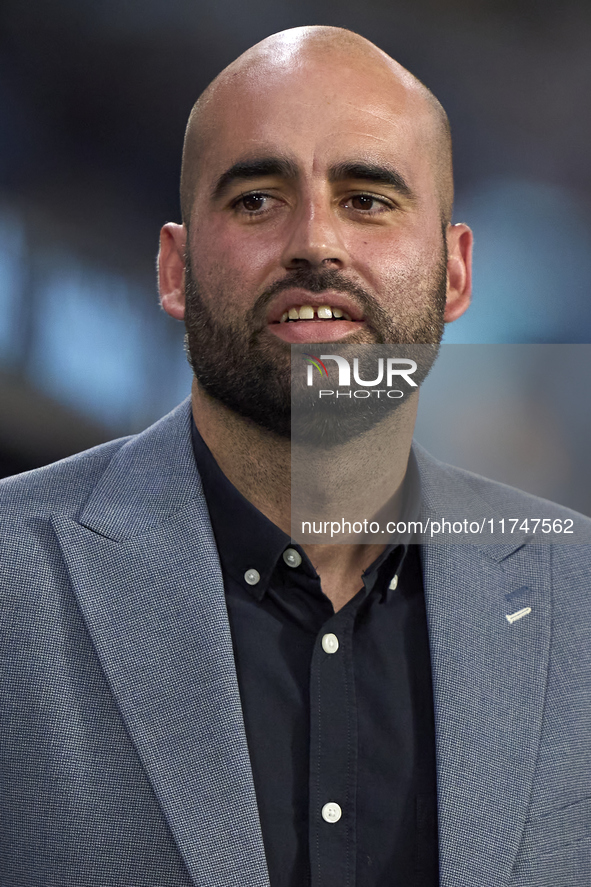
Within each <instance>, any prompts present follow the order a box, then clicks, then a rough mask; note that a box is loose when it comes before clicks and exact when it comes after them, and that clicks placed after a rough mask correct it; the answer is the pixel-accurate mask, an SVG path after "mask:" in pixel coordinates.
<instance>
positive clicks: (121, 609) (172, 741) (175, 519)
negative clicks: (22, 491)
mask: <svg viewBox="0 0 591 887" xmlns="http://www.w3.org/2000/svg"><path fill="white" fill-rule="evenodd" d="M156 471H159V472H161V473H160V474H158V475H156V474H155V472H156ZM54 527H55V531H56V533H57V536H58V539H59V541H60V545H61V548H62V552H63V555H64V559H65V562H66V565H67V567H68V570H69V574H70V577H71V581H72V586H73V588H74V592H75V594H76V596H77V599H78V603H79V606H80V608H81V610H82V613H83V615H84V619H85V621H86V625H87V627H88V630H89V632H90V634H91V636H92V639H93V642H94V645H95V648H96V651H97V654H98V656H99V658H100V660H101V664H102V667H103V669H104V672H105V675H106V677H107V680H108V682H109V684H110V687H111V689H112V692H113V694H114V697H115V699H116V701H117V704H118V707H119V709H120V712H121V715H122V717H123V719H124V721H125V724H126V726H127V729H128V731H129V735H130V737H131V739H132V741H133V742H134V744H135V746H136V749H137V752H138V754H139V756H140V759H141V760H142V763H143V765H144V767H145V769H146V772H147V774H148V777H149V779H150V781H151V783H152V786H153V788H154V791H155V793H156V795H157V797H158V799H159V802H160V804H161V807H162V810H163V811H164V814H165V816H166V818H167V821H168V823H169V826H170V828H171V830H172V833H173V835H174V837H175V840H176V842H177V845H178V847H179V850H180V852H181V854H182V856H183V858H184V861H185V864H186V866H187V869H188V871H189V873H190V875H191V877H192V878H193V880H194V883H195V884H196V885H205V884H207V885H208V887H230V885H232V887H243V885H244V884H249V885H257V887H268V883H269V882H268V876H267V871H266V864H265V854H264V848H263V843H262V837H261V832H260V825H259V820H258V812H257V806H256V798H255V793H254V786H253V781H252V774H251V769H250V761H249V756H248V748H247V743H246V736H245V732H244V724H243V718H242V710H241V705H240V697H239V692H238V684H237V679H236V673H235V668H234V658H233V653H232V641H231V636H230V629H229V624H228V617H227V613H226V608H225V598H224V589H223V583H222V577H221V572H220V567H219V561H218V558H217V551H216V548H215V543H214V539H213V536H212V531H211V526H210V523H209V517H208V514H207V509H206V506H205V501H204V497H203V494H202V490H201V486H200V482H199V478H198V475H197V472H196V470H195V465H194V460H193V456H192V452H191V444H190V435H189V406H188V404H187V403H186V404H184V405H183V406H182V407H181V408H179V410H177V411H175V413H174V414H172V415H171V417H167V419H166V420H163V421H162V422H161V423H159V424H158V425H157V426H154V427H153V428H152V429H149V430H148V432H145V433H144V434H143V435H140V436H139V437H138V438H135V439H132V440H131V441H130V442H129V443H128V444H126V445H125V446H124V447H122V449H121V450H120V451H119V453H118V454H117V456H116V457H115V458H114V460H113V461H112V463H111V464H110V466H109V468H108V470H107V472H106V474H105V475H104V476H103V479H102V481H101V483H100V485H99V486H98V487H97V489H96V490H95V491H94V494H93V496H92V498H91V500H90V501H89V503H88V505H87V507H86V508H85V510H84V514H83V515H82V516H81V518H80V520H79V521H73V520H70V519H69V518H64V517H58V518H56V519H55V521H54Z"/></svg>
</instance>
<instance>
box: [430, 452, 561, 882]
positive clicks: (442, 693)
mask: <svg viewBox="0 0 591 887" xmlns="http://www.w3.org/2000/svg"><path fill="white" fill-rule="evenodd" d="M420 464H421V476H422V478H424V477H425V476H426V475H430V473H431V471H432V469H431V468H430V467H429V466H428V465H427V463H425V462H424V460H423V459H422V458H421V460H420ZM424 472H426V474H425V473H424ZM434 476H436V475H434ZM432 480H433V477H432V476H431V477H428V480H427V483H426V488H427V499H429V498H430V490H429V487H430V484H431V481H432ZM458 487H459V489H460V491H461V487H462V481H461V478H458V477H456V478H455V485H454V488H455V490H454V493H452V491H451V488H449V489H447V490H444V491H442V490H441V489H440V490H439V493H440V494H441V493H443V495H444V497H445V498H446V500H447V501H448V503H449V504H450V505H452V502H451V501H450V497H451V496H452V495H453V496H455V501H456V504H457V502H458V501H461V498H459V493H458ZM431 492H432V489H431ZM465 492H466V495H468V492H470V494H471V495H473V491H465ZM431 500H432V501H431V505H432V506H433V499H432V497H431ZM438 513H439V515H441V513H442V510H441V509H439V512H438ZM435 515H437V511H435ZM423 573H424V586H425V596H426V606H427V618H428V623H429V637H430V644H431V659H432V670H433V695H434V706H435V729H436V747H437V779H438V805H439V814H438V815H439V846H440V877H441V885H442V887H502V885H506V884H508V882H509V878H510V873H511V869H512V867H513V864H514V862H515V858H516V855H517V850H518V847H519V844H520V840H521V836H522V833H523V828H524V823H525V819H526V815H527V809H528V804H529V798H530V793H531V788H532V782H533V777H534V772H535V763H536V757H537V751H538V744H539V740H540V735H541V729H542V717H543V704H544V692H545V686H546V677H547V669H548V658H549V649H550V629H551V594H550V582H549V575H550V548H549V546H547V545H546V546H545V545H535V546H532V545H531V544H526V545H520V544H515V543H511V541H509V542H506V543H503V544H500V545H496V546H493V545H486V546H482V547H479V546H476V545H468V544H456V545H453V544H436V543H435V544H427V545H426V546H425V547H424V548H423ZM525 608H531V612H529V613H526V614H525V615H523V616H522V617H521V618H518V619H516V620H515V621H512V622H511V621H509V620H508V619H507V615H513V614H515V613H518V612H519V611H520V610H523V609H525Z"/></svg>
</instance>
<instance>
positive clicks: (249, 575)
mask: <svg viewBox="0 0 591 887" xmlns="http://www.w3.org/2000/svg"><path fill="white" fill-rule="evenodd" d="M260 578H261V574H260V573H259V571H258V570H247V571H246V573H245V574H244V581H245V582H247V583H248V585H256V584H257V582H259V580H260Z"/></svg>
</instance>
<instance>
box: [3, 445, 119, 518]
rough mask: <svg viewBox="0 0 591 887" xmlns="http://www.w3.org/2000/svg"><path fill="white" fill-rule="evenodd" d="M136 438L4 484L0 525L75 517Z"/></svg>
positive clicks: (95, 449)
mask: <svg viewBox="0 0 591 887" xmlns="http://www.w3.org/2000/svg"><path fill="white" fill-rule="evenodd" d="M132 437H133V435H130V436H128V437H122V438H118V439H117V440H111V441H108V442H107V443H104V444H100V445H99V446H96V447H93V448H92V449H90V450H85V451H84V452H82V453H76V454H75V455H74V456H69V457H68V458H67V459H61V460H60V461H59V462H53V463H52V464H51V465H45V466H44V467H42V468H36V469H34V470H33V471H27V472H25V473H24V474H17V475H14V476H13V477H7V478H4V479H3V480H0V522H4V521H6V520H8V521H12V520H13V519H14V518H20V519H21V520H22V518H23V517H29V518H35V517H36V518H47V517H49V515H51V514H53V513H55V512H56V511H59V512H61V513H63V514H68V515H74V514H76V512H77V511H78V510H79V508H80V507H81V506H82V505H83V504H84V503H85V502H86V500H87V499H88V497H89V495H90V493H91V492H92V490H93V489H94V487H95V486H96V484H97V482H98V480H99V479H100V477H101V476H102V475H103V474H104V472H105V470H106V468H107V466H108V465H109V463H110V462H111V460H112V458H113V456H114V455H115V454H116V453H118V452H119V450H120V449H121V447H123V446H124V445H125V444H126V443H127V442H128V441H129V440H131V439H132Z"/></svg>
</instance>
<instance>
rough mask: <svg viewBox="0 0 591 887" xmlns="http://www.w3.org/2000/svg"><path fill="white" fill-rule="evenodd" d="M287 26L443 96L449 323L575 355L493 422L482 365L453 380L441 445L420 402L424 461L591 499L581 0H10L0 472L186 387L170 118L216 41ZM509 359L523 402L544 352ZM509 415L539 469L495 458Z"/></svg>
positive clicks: (178, 131) (588, 173) (4, 64)
mask: <svg viewBox="0 0 591 887" xmlns="http://www.w3.org/2000/svg"><path fill="white" fill-rule="evenodd" d="M301 24H332V25H339V26H342V27H347V28H351V29H352V30H355V31H358V32H359V33H361V34H363V35H364V36H366V37H368V38H369V39H370V40H373V41H374V42H376V43H377V44H378V45H379V46H381V47H382V48H383V49H384V50H386V51H387V52H389V53H390V54H391V55H393V56H394V57H395V58H397V59H398V60H399V61H400V62H401V63H402V64H403V65H405V66H406V67H408V68H409V69H410V70H411V71H413V73H415V74H416V75H417V76H418V77H419V78H420V79H421V80H423V81H424V82H425V83H426V84H427V85H428V86H429V87H430V88H431V89H432V90H433V91H434V92H435V94H436V95H437V96H438V98H439V99H440V100H441V101H442V103H443V105H444V106H445V107H446V109H447V111H448V113H449V116H450V119H451V123H452V130H453V135H454V144H455V174H456V184H457V198H456V212H455V220H456V221H466V222H468V223H469V224H470V225H471V226H472V228H473V229H474V232H475V237H476V255H475V274H474V304H473V307H472V308H471V310H470V312H469V313H468V315H466V316H465V318H462V319H461V320H460V321H458V322H457V323H455V324H453V325H452V326H450V327H449V328H448V331H447V334H446V338H445V340H444V341H445V342H447V343H450V344H453V343H472V344H476V343H524V344H528V345H533V344H535V343H538V344H539V343H547V344H571V345H573V346H580V347H578V350H577V349H576V348H575V350H574V351H573V354H574V355H575V356H573V357H572V361H574V364H576V370H577V372H576V373H575V375H576V376H577V384H578V386H579V387H575V388H574V387H573V384H574V383H573V372H572V370H573V366H572V365H570V364H569V366H568V368H567V369H565V370H564V373H565V374H566V375H565V377H564V379H563V380H562V381H561V379H562V377H561V376H560V372H562V370H559V369H557V368H556V371H555V373H554V375H553V376H552V381H551V386H552V388H551V396H550V395H548V396H546V397H545V399H544V410H543V412H542V414H540V412H539V410H538V411H537V412H536V409H537V408H536V409H533V408H532V410H528V409H527V408H526V409H524V408H523V406H522V407H515V406H513V407H511V410H510V411H509V414H508V417H503V415H501V414H500V413H499V411H498V409H497V408H496V407H495V408H494V409H493V406H492V404H493V400H494V398H493V399H491V397H492V395H490V392H492V390H493V388H494V390H495V391H496V390H498V388H499V384H498V376H495V371H493V370H492V369H491V370H490V372H488V371H486V369H484V370H482V371H481V372H480V371H479V372H475V373H474V374H473V375H474V376H475V377H478V384H477V385H475V386H473V388H472V392H471V393H470V392H469V391H468V390H467V388H466V391H465V392H464V394H463V398H462V401H461V405H462V410H463V412H462V416H464V417H465V418H464V419H460V420H458V421H459V422H460V424H459V425H458V424H457V423H454V425H453V427H452V428H451V429H450V431H449V434H448V437H449V438H450V441H449V446H448V445H447V444H446V445H443V444H442V446H441V453H438V440H439V438H440V437H441V438H443V435H439V432H438V428H439V427H440V426H439V425H438V422H439V421H440V419H438V418H437V419H433V420H432V421H430V420H429V418H428V417H426V419H425V421H423V424H422V425H421V426H420V433H421V435H422V437H423V438H424V439H425V440H426V441H427V442H428V443H429V445H430V446H431V449H432V450H433V451H434V453H435V455H438V454H440V455H442V457H443V458H449V459H450V461H455V462H456V463H458V464H461V463H462V460H464V464H466V466H467V467H470V468H474V469H475V470H480V471H481V472H482V473H484V474H487V473H488V474H490V475H491V476H495V477H499V479H501V480H507V481H508V482H511V483H514V484H515V485H517V486H523V487H524V488H529V489H531V490H532V492H538V493H540V494H542V495H545V494H547V495H550V496H551V497H553V498H557V499H558V500H559V501H561V502H564V503H565V504H569V505H572V506H573V507H575V508H578V509H579V510H582V511H585V512H587V513H591V489H590V488H591V482H588V470H587V466H586V463H587V461H588V459H587V450H588V443H589V439H590V437H591V435H589V434H587V431H588V430H589V429H588V425H589V422H588V420H587V414H588V413H589V412H590V411H589V409H588V394H587V392H588V387H589V386H588V380H589V375H588V374H587V375H586V374H585V370H584V367H585V366H586V365H587V364H586V363H585V361H586V360H587V356H586V355H587V354H588V352H587V351H586V349H584V348H583V343H587V342H591V299H590V297H589V294H590V287H591V164H590V162H589V154H590V150H591V115H590V113H589V95H590V94H591V52H590V46H591V4H589V3H588V2H586V0H585V2H584V0H562V2H560V3H559V2H556V0H535V2H534V0H477V2H474V0H396V2H393V0H366V2H365V3H363V4H361V3H358V2H356V3H353V2H350V0H339V2H338V3H333V2H331V0H315V2H314V3H311V2H306V0H304V2H302V0H298V2H297V3H296V2H294V0H247V2H242V3H238V2H236V0H217V2H215V4H214V3H213V2H208V3H204V2H200V0H167V2H166V3H163V2H161V0H101V2H100V3H90V2H88V0H86V2H85V0H29V2H28V3H27V4H9V3H4V4H3V5H2V7H1V8H0V476H2V475H7V474H11V473H15V472H18V471H23V470H27V469H29V468H33V467H36V466H38V465H41V464H45V463H47V462H49V461H52V460H54V459H56V458H60V457H62V456H65V455H68V454H70V453H72V452H76V451H77V450H80V449H83V448H85V447H88V446H91V445H93V444H95V443H99V442H101V441H103V440H106V439H108V438H111V437H114V436H119V435H122V434H128V433H130V432H134V431H137V430H139V429H141V428H143V427H145V426H146V425H147V424H149V423H150V422H151V421H153V420H154V419H156V418H158V417H159V416H161V415H163V414H164V413H165V412H167V411H168V410H169V409H170V408H172V407H173V406H174V405H175V404H176V403H178V402H179V401H180V400H181V399H182V398H183V397H185V396H186V394H187V393H188V390H189V385H190V372H189V368H188V365H187V363H186V360H185V357H184V353H183V346H182V340H183V330H182V328H181V326H180V325H179V324H176V323H175V322H174V321H172V320H170V319H169V318H168V317H166V316H165V315H164V314H163V313H162V312H161V311H160V310H159V308H158V307H157V294H156V286H155V272H154V263H155V256H156V250H157V242H158V231H159V228H160V226H161V224H162V223H163V222H165V221H168V220H174V221H178V220H179V207H178V196H177V195H178V187H177V184H178V176H179V165H180V154H181V146H182V139H183V133H184V127H185V123H186V119H187V116H188V114H189V111H190V109H191V106H192V104H193V102H194V100H195V98H196V97H197V95H198V94H199V93H200V92H201V90H202V89H203V88H204V87H205V86H206V85H207V83H208V82H209V81H210V80H211V79H212V78H213V77H214V76H215V75H216V74H217V73H218V72H219V71H220V70H221V69H222V68H223V67H224V66H225V65H226V64H228V63H229V62H230V61H231V60H232V59H233V58H235V57H236V56H237V55H238V54H240V53H241V52H242V51H243V50H244V49H246V48H247V47H248V46H250V45H252V44H253V43H255V42H256V41H258V40H260V39H262V38H263V37H264V36H266V35H268V34H270V33H273V32H275V31H278V30H282V29H284V28H288V27H292V26H296V25H301ZM581 349H582V350H581ZM518 351H519V353H522V354H525V353H526V351H527V349H526V350H523V349H521V350H518ZM486 353H489V352H488V351H487V350H486V349H485V350H482V349H480V350H477V351H475V352H473V354H475V355H477V354H483V355H484V354H486ZM515 353H517V352H515ZM527 353H528V354H529V355H530V357H527V358H526V357H523V361H524V363H523V367H524V370H523V372H518V373H517V375H518V376H520V377H526V376H527V378H528V379H529V380H530V382H529V385H526V386H525V388H524V389H523V396H524V397H525V398H526V402H527V403H529V404H530V405H531V404H532V403H533V400H532V397H533V393H532V392H533V391H534V389H535V390H537V391H538V392H539V388H540V386H539V385H537V384H536V379H537V378H538V377H537V372H538V368H539V367H540V366H541V365H542V364H543V363H545V361H546V358H544V357H543V356H542V353H541V352H537V353H538V357H531V355H535V354H536V351H535V349H534V351H532V350H531V349H530V350H529V351H527ZM561 353H562V352H561ZM576 355H578V356H576ZM475 359H476V358H475ZM487 359H488V358H485V359H484V367H486V366H491V363H490V360H489V363H488V364H487V363H486V361H487ZM515 360H517V361H521V360H522V358H520V357H516V358H515ZM563 363H564V361H563ZM567 363H568V361H567ZM487 373H488V374H487ZM515 376H516V373H515V372H513V373H512V377H511V378H512V379H514V378H515ZM491 386H492V387H491ZM489 389H490V391H489V395H487V394H486V391H487V390H489ZM448 390H449V386H448ZM564 391H567V392H568V396H563V392H564ZM430 396H431V395H430ZM437 396H439V395H437ZM528 398H529V401H528V400H527V399H528ZM456 400H457V397H456ZM513 400H514V399H513ZM513 400H512V402H513ZM554 401H555V404H554V405H555V407H556V409H557V410H558V412H553V411H552V410H553V409H554V407H553V406H552V404H553V403H554ZM458 403H459V401H458ZM430 412H433V411H431V410H430ZM530 412H531V416H530V415H529V414H530ZM534 414H535V415H534ZM571 414H572V415H571ZM466 417H469V422H468V418H466ZM467 422H468V426H469V427H470V428H472V432H471V435H472V438H473V446H472V450H471V455H467V456H466V455H462V453H463V452H464V450H463V449H462V448H461V447H460V448H459V449H458V448H456V449H457V452H458V453H459V455H460V457H461V458H455V459H454V458H453V455H454V446H455V444H458V445H459V443H460V442H463V443H465V438H470V434H469V433H467V430H466V429H467V426H466V423H467ZM461 423H463V425H462V424H461ZM514 423H518V424H519V429H518V434H519V439H520V440H524V441H525V442H526V445H524V446H525V450H524V451H526V452H529V453H530V457H529V461H530V462H532V461H534V462H536V464H537V463H538V462H539V464H540V468H539V471H538V472H537V474H536V478H537V479H536V478H533V479H529V475H528V477H526V478H525V480H524V481H523V482H522V483H520V482H519V477H517V478H515V477H514V476H513V475H514V471H513V469H512V468H507V464H505V467H503V464H504V463H503V459H499V457H498V450H499V447H498V446H497V444H496V437H495V435H496V434H501V435H504V436H505V438H506V437H507V434H508V440H509V443H508V446H509V450H510V449H511V447H512V446H515V442H514V433H513V432H514V431H515V427H514ZM485 428H486V429H488V431H487V433H486V434H484V433H483V429H485ZM558 428H561V429H562V431H561V432H560V434H558V433H557V429H558ZM477 429H478V430H480V433H479V434H477V433H476V430H477ZM454 435H455V436H456V438H457V440H455V441H454ZM585 435H587V436H585ZM547 437H551V441H550V443H548V441H547V440H546V438H547ZM511 441H513V443H511ZM463 443H462V446H463ZM485 444H486V445H485ZM446 447H447V449H446ZM448 449H449V450H450V452H451V456H449V455H448ZM486 451H491V452H492V453H493V454H495V455H494V458H493V459H492V463H491V460H490V459H489V461H487V459H486V458H484V456H485V453H486ZM532 453H539V454H541V455H540V456H539V458H538V457H537V456H536V458H533V457H532V456H531V454H532ZM557 453H559V455H558V456H557ZM544 454H545V455H544ZM495 460H496V461H495ZM557 460H558V461H557ZM509 462H510V459H509ZM497 463H499V464H497ZM489 464H492V468H490V467H488V466H489ZM581 472H583V474H581ZM544 478H546V480H548V478H550V480H551V481H552V483H551V484H550V487H548V486H544V483H545V481H544ZM558 479H559V480H560V484H559V485H558ZM557 485H558V486H557ZM556 489H558V492H556Z"/></svg>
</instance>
